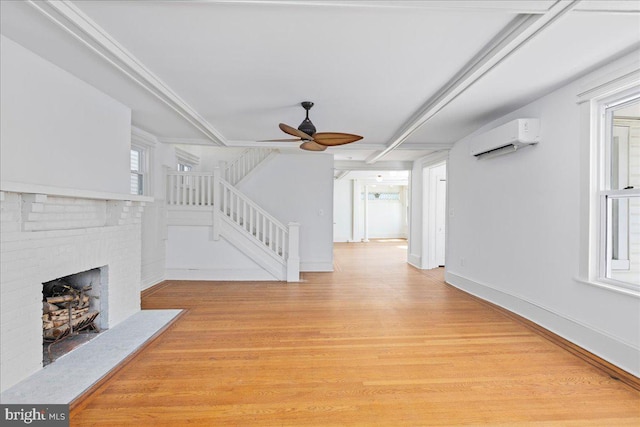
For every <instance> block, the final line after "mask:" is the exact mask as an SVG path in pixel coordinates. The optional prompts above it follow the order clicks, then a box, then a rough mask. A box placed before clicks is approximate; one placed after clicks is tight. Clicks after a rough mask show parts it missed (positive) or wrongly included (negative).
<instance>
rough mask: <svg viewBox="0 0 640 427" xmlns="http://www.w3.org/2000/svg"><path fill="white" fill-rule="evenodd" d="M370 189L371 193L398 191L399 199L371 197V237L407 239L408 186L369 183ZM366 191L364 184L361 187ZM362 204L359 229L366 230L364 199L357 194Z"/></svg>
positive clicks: (369, 230)
mask: <svg viewBox="0 0 640 427" xmlns="http://www.w3.org/2000/svg"><path fill="white" fill-rule="evenodd" d="M367 187H368V191H369V193H370V194H375V193H381V192H383V193H398V194H399V199H398V200H380V199H375V196H370V197H374V198H373V199H369V201H368V205H367V226H368V233H367V234H368V235H369V239H406V238H407V215H406V212H405V209H406V208H405V206H406V198H407V193H406V188H407V187H406V186H405V185H402V186H399V185H396V186H388V185H380V184H369V185H368V186H367ZM361 192H364V186H362V187H361ZM356 197H357V198H358V203H359V204H360V209H359V212H360V213H361V214H360V215H359V226H358V229H359V230H364V227H365V224H364V219H365V218H364V215H363V214H362V213H363V212H364V200H361V199H360V197H362V196H361V195H359V194H358V195H356Z"/></svg>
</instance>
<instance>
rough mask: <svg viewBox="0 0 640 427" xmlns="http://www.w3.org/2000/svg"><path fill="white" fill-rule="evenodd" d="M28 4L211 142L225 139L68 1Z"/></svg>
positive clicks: (31, 1) (215, 142)
mask: <svg viewBox="0 0 640 427" xmlns="http://www.w3.org/2000/svg"><path fill="white" fill-rule="evenodd" d="M28 3H29V4H30V5H31V6H33V7H34V8H35V9H36V10H38V11H39V12H41V13H42V14H43V15H45V16H46V17H47V18H49V19H50V20H51V21H53V22H54V23H56V24H57V25H59V26H60V27H61V28H62V29H63V30H65V31H66V32H67V33H69V34H70V35H71V36H73V37H74V38H75V39H77V40H78V41H80V42H81V43H83V44H84V45H85V46H87V47H88V48H89V49H91V50H92V51H93V52H94V53H96V54H97V55H99V56H100V57H102V58H103V59H105V60H106V61H107V62H108V63H109V64H111V65H112V66H113V67H115V68H116V69H118V70H119V71H120V72H122V73H123V74H125V75H126V76H128V77H129V78H131V79H132V80H133V81H134V82H136V83H137V84H138V85H139V86H140V87H142V88H144V89H145V90H147V91H148V92H150V93H151V94H152V95H154V96H155V97H156V98H158V99H159V100H160V101H162V102H163V103H165V104H166V105H167V106H169V107H170V108H171V109H172V110H173V111H175V112H176V113H177V114H179V115H180V116H181V117H183V118H184V119H185V120H187V121H188V122H189V123H190V124H191V125H193V126H194V127H195V128H196V129H198V130H199V131H200V132H202V134H204V135H205V136H206V137H207V138H208V139H209V140H210V142H209V144H211V142H213V143H214V144H215V145H222V146H224V145H226V143H225V138H224V137H223V136H222V134H221V133H220V132H219V131H218V130H217V129H215V128H214V127H213V126H211V124H209V123H208V122H207V120H205V118H204V117H202V116H201V115H200V114H199V113H198V112H197V111H196V110H195V109H194V108H193V107H191V106H190V105H189V104H187V103H186V102H185V101H184V100H183V99H182V98H180V97H179V96H178V95H177V94H176V93H175V92H174V91H173V90H172V89H171V88H170V87H169V86H168V85H167V84H166V83H165V82H163V81H162V80H161V79H160V78H159V77H158V76H156V75H155V74H154V73H153V72H152V71H151V70H149V69H148V68H147V67H146V66H145V65H144V64H143V63H142V62H141V61H140V60H139V59H137V58H136V57H135V56H134V55H133V54H132V53H131V52H129V51H128V50H127V49H126V48H125V47H124V46H122V45H121V44H120V43H118V41H116V40H115V39H114V38H113V37H111V35H109V33H107V32H106V31H105V30H104V29H103V28H101V27H100V26H99V25H98V24H97V23H96V22H95V21H93V20H92V19H91V18H89V16H87V15H86V14H84V13H83V12H82V11H81V10H80V9H79V8H78V7H76V6H75V5H74V4H73V3H71V2H70V1H68V0H60V1H52V0H46V1H36V0H28Z"/></svg>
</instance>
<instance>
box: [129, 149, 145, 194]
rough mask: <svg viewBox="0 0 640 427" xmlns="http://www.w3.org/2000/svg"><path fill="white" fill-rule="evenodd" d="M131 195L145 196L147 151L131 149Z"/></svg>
mask: <svg viewBox="0 0 640 427" xmlns="http://www.w3.org/2000/svg"><path fill="white" fill-rule="evenodd" d="M130 161H131V178H130V179H131V181H130V192H131V194H137V195H143V194H144V193H145V185H146V169H147V168H146V163H145V162H146V150H144V149H142V148H137V147H132V148H131V158H130Z"/></svg>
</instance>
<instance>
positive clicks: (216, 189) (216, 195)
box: [212, 167, 222, 240]
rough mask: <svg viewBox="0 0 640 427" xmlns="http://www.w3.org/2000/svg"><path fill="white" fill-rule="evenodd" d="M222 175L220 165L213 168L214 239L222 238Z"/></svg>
mask: <svg viewBox="0 0 640 427" xmlns="http://www.w3.org/2000/svg"><path fill="white" fill-rule="evenodd" d="M220 175H221V171H220V167H216V168H213V210H212V212H213V240H220V214H221V212H220V210H221V209H222V204H221V203H222V188H221V182H220Z"/></svg>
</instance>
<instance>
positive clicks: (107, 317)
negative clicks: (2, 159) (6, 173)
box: [0, 191, 144, 390]
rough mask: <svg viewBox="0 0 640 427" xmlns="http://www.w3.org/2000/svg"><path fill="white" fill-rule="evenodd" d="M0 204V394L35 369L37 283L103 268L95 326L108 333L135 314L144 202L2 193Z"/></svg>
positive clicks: (39, 329)
mask: <svg viewBox="0 0 640 427" xmlns="http://www.w3.org/2000/svg"><path fill="white" fill-rule="evenodd" d="M134 197H135V196H134ZM120 198H122V197H120ZM0 202H1V203H0V269H1V270H0V272H1V288H0V304H1V306H0V307H1V310H0V313H1V316H2V322H1V325H2V326H1V330H0V381H1V382H0V389H1V390H6V389H7V388H9V387H11V386H12V385H14V384H16V383H17V382H19V381H20V380H22V379H24V378H25V377H27V376H29V375H31V374H32V373H34V372H36V371H38V370H39V369H41V368H42V320H41V316H42V283H43V282H47V281H50V280H53V279H56V278H59V277H64V276H67V275H70V274H75V273H78V272H82V271H86V270H90V269H93V268H99V267H105V266H106V267H107V268H106V269H105V270H104V271H106V272H107V276H108V280H107V284H106V286H105V285H103V286H102V287H103V289H101V297H100V298H101V307H102V309H103V310H104V309H106V310H107V312H106V313H102V312H101V315H100V316H103V319H102V321H101V322H100V324H101V325H106V326H107V327H109V328H110V327H113V326H115V325H116V324H118V323H120V322H121V321H123V320H125V319H126V318H128V317H129V316H131V315H132V314H135V313H136V312H138V311H140V262H141V261H140V260H141V213H142V210H143V206H144V202H142V201H131V200H111V199H110V198H109V197H107V196H96V195H90V196H86V195H82V196H81V197H78V196H73V195H63V196H55V195H51V194H49V195H47V194H33V193H21V192H9V191H3V192H0ZM104 299H106V300H104Z"/></svg>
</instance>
